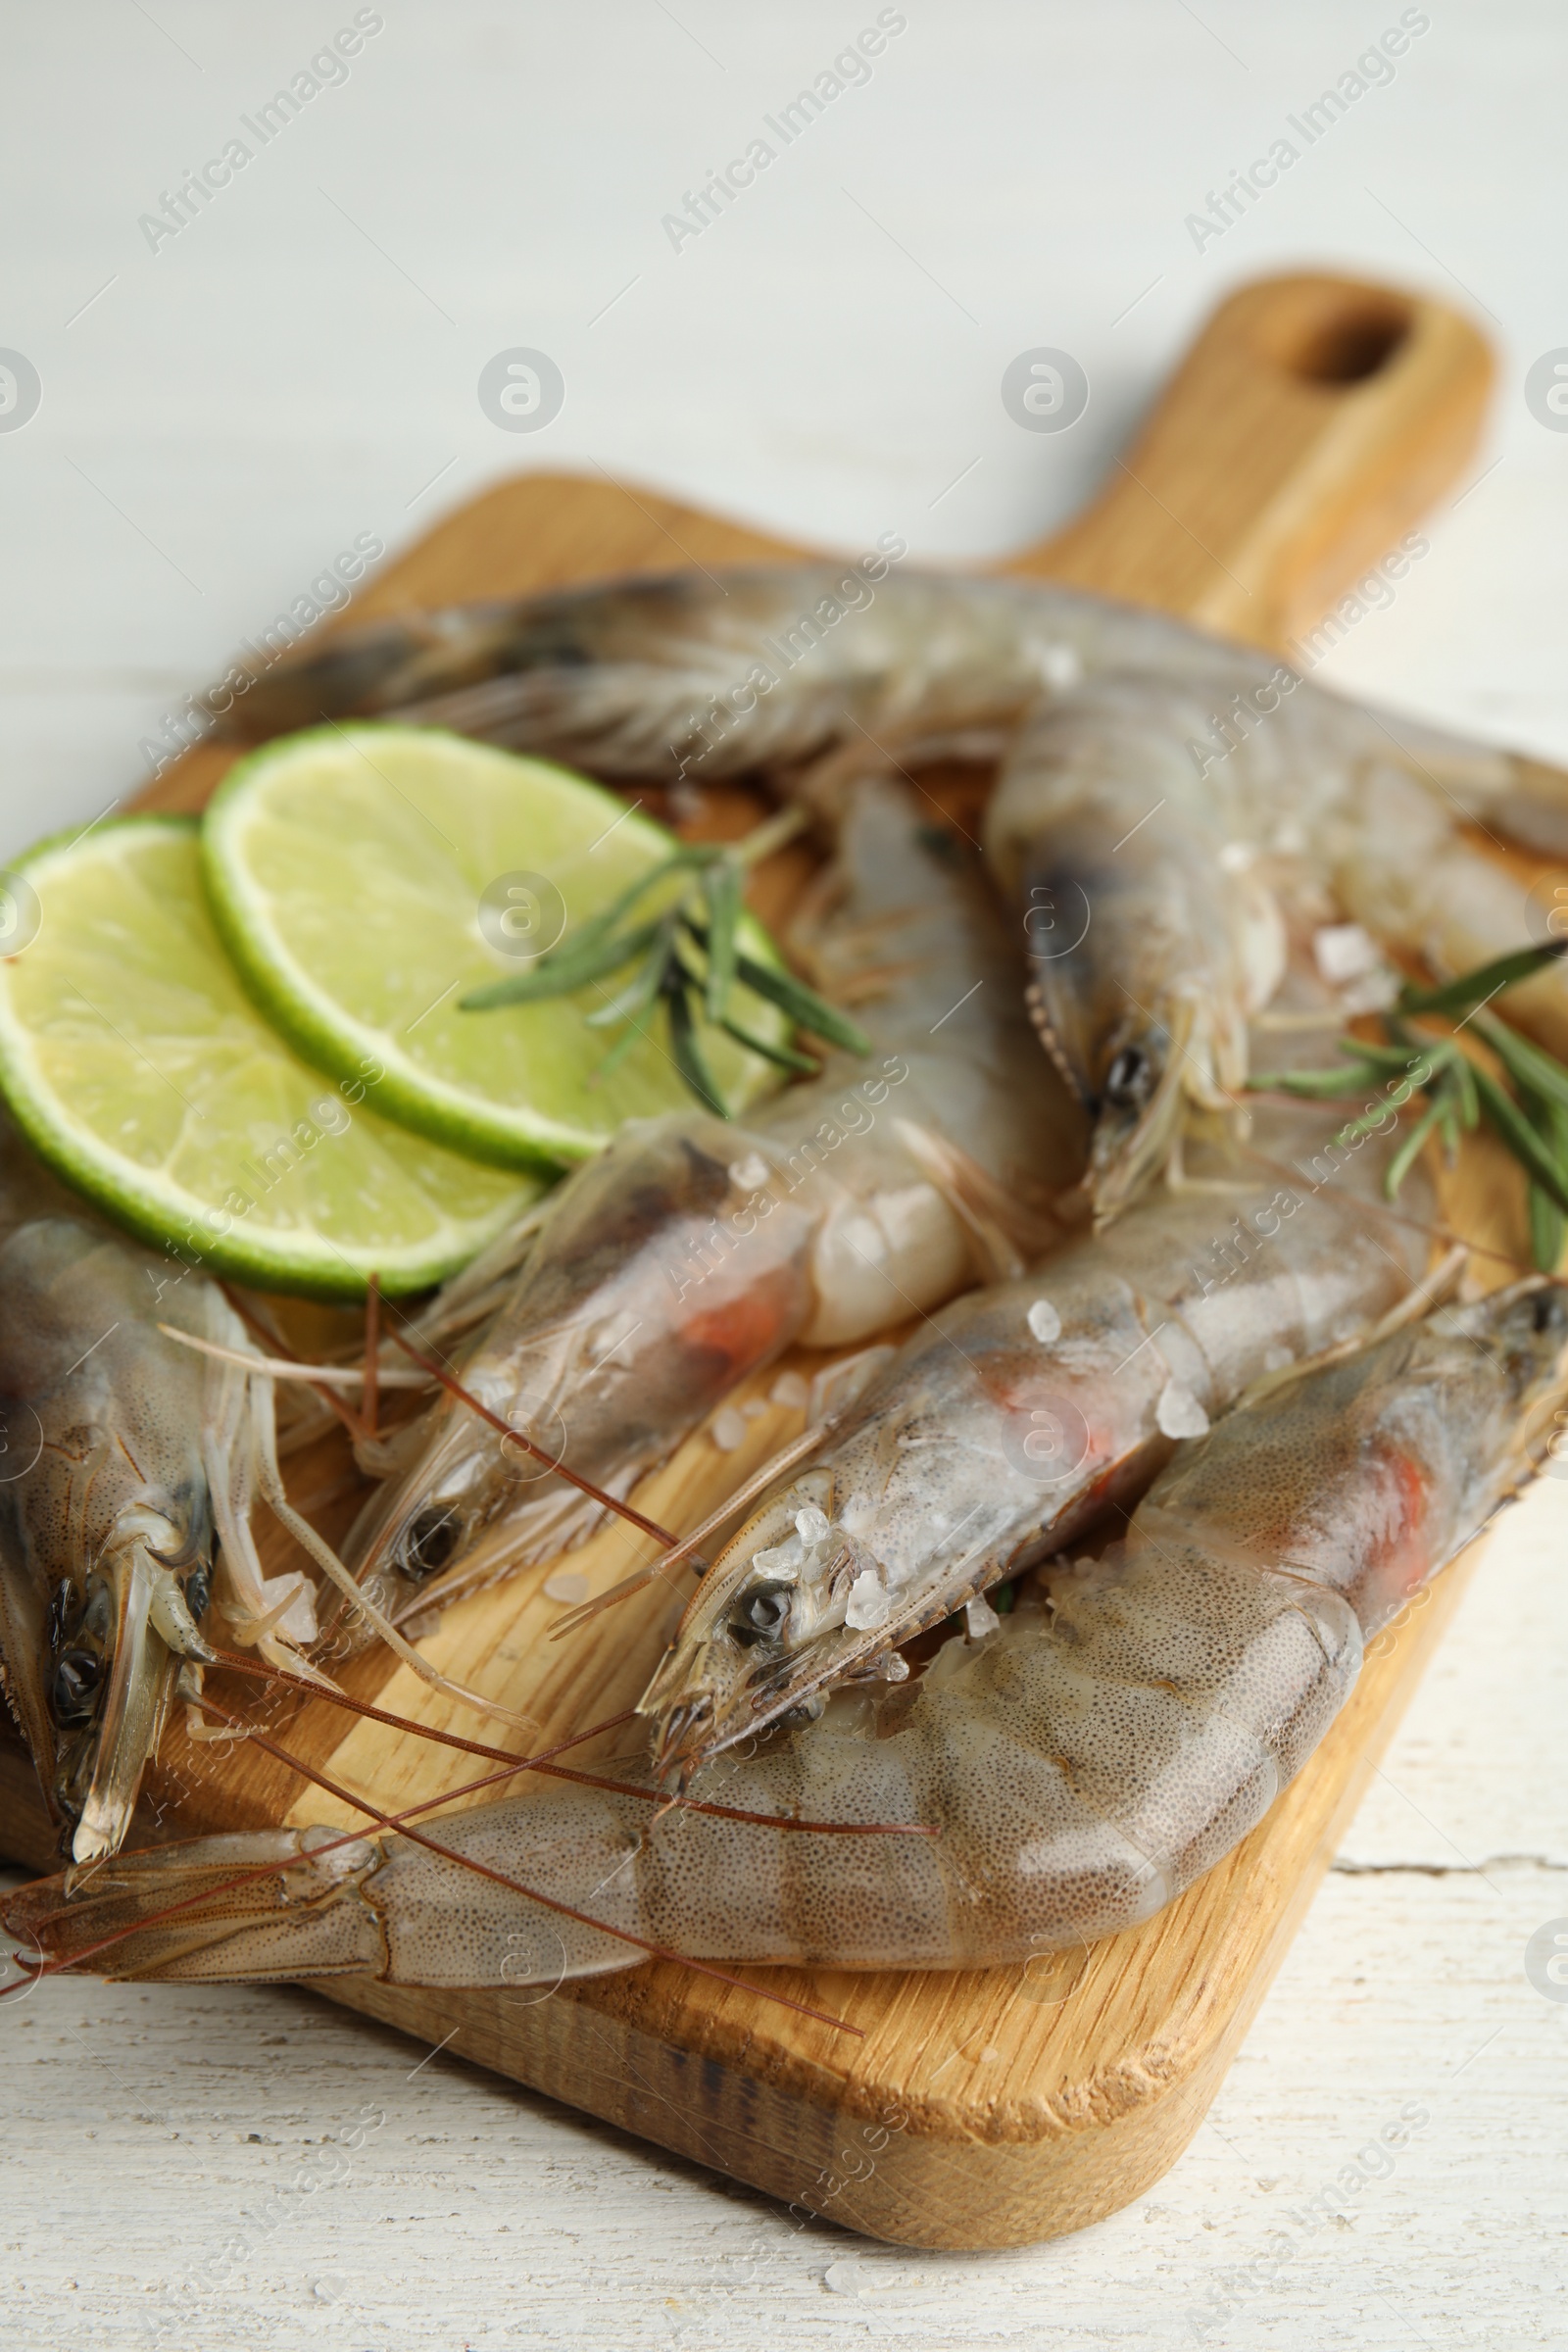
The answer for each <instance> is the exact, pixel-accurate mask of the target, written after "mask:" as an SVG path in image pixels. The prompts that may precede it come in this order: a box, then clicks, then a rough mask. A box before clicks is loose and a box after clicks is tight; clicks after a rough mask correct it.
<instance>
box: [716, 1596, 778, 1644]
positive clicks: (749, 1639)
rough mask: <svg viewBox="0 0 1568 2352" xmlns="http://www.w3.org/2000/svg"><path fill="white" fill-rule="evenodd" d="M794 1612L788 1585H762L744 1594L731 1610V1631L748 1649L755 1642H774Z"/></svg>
mask: <svg viewBox="0 0 1568 2352" xmlns="http://www.w3.org/2000/svg"><path fill="white" fill-rule="evenodd" d="M789 1613H790V1588H789V1586H788V1585H759V1586H758V1588H757V1590H756V1592H754V1593H743V1594H742V1595H741V1597H740V1599H739V1600H738V1601H737V1602H736V1603H735V1606H734V1608H733V1609H732V1610H731V1612H730V1620H729V1630H730V1632H731V1633H732V1634H733V1635H734V1637H735V1639H736V1641H737V1642H740V1644H741V1646H742V1647H743V1648H745V1649H749V1648H750V1647H751V1645H752V1643H753V1642H772V1641H776V1640H777V1638H778V1636H779V1635H780V1634H781V1633H782V1632H783V1630H784V1620H785V1619H786V1617H788V1615H789Z"/></svg>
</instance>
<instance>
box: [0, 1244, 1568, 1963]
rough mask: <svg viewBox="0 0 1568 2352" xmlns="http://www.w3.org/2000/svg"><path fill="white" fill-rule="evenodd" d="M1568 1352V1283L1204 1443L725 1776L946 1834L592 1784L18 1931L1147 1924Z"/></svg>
mask: <svg viewBox="0 0 1568 2352" xmlns="http://www.w3.org/2000/svg"><path fill="white" fill-rule="evenodd" d="M1565 1340H1568V1299H1565V1296H1564V1293H1563V1292H1562V1291H1561V1290H1560V1289H1558V1288H1557V1287H1555V1286H1554V1285H1550V1284H1546V1283H1544V1282H1542V1281H1540V1280H1539V1279H1538V1280H1534V1281H1530V1282H1526V1283H1522V1284H1520V1285H1518V1286H1517V1287H1516V1288H1514V1289H1512V1290H1509V1291H1505V1292H1499V1293H1496V1294H1495V1295H1494V1296H1493V1297H1492V1298H1490V1299H1485V1300H1484V1301H1482V1302H1481V1303H1480V1304H1478V1305H1474V1306H1469V1307H1465V1308H1463V1309H1459V1310H1451V1311H1450V1310H1445V1311H1441V1312H1439V1313H1438V1314H1436V1315H1434V1316H1433V1317H1432V1318H1431V1319H1430V1320H1429V1321H1428V1322H1426V1323H1425V1324H1422V1325H1419V1326H1417V1327H1415V1328H1406V1329H1403V1330H1401V1331H1399V1332H1397V1333H1395V1334H1393V1335H1391V1336H1389V1337H1387V1338H1385V1339H1384V1340H1382V1341H1381V1342H1380V1343H1379V1344H1377V1345H1376V1346H1374V1347H1371V1348H1367V1349H1365V1350H1363V1351H1361V1352H1359V1353H1357V1354H1355V1355H1353V1356H1350V1357H1348V1359H1342V1360H1339V1361H1336V1362H1333V1363H1330V1364H1327V1365H1322V1366H1317V1367H1313V1368H1311V1369H1308V1370H1306V1371H1304V1372H1303V1373H1301V1374H1300V1375H1299V1376H1298V1377H1296V1378H1294V1379H1292V1380H1291V1381H1289V1382H1287V1383H1285V1384H1283V1385H1279V1386H1276V1387H1275V1388H1274V1389H1273V1390H1272V1391H1271V1392H1270V1393H1269V1394H1267V1395H1266V1396H1264V1397H1260V1398H1259V1399H1258V1400H1257V1401H1255V1402H1253V1403H1251V1404H1248V1405H1244V1406H1242V1407H1241V1408H1240V1409H1238V1410H1237V1411H1235V1412H1234V1413H1232V1414H1231V1415H1230V1416H1229V1417H1228V1418H1227V1419H1226V1420H1224V1421H1222V1422H1220V1423H1219V1424H1218V1425H1217V1426H1216V1427H1215V1429H1214V1430H1213V1431H1212V1433H1211V1434H1210V1435H1209V1436H1207V1437H1206V1438H1204V1439H1202V1440H1201V1441H1199V1442H1198V1443H1196V1444H1191V1445H1188V1446H1183V1447H1182V1449H1181V1451H1180V1452H1179V1453H1178V1454H1177V1456H1176V1458H1175V1459H1174V1460H1173V1461H1172V1462H1171V1464H1170V1465H1169V1467H1168V1468H1167V1469H1166V1470H1165V1472H1164V1473H1163V1475H1162V1476H1161V1477H1160V1478H1159V1480H1158V1481H1157V1482H1156V1483H1155V1485H1154V1487H1153V1488H1152V1491H1151V1492H1150V1494H1149V1495H1148V1496H1147V1498H1146V1499H1145V1501H1144V1503H1143V1505H1142V1507H1141V1508H1140V1509H1139V1511H1138V1513H1137V1514H1136V1516H1135V1517H1134V1519H1133V1520H1132V1522H1131V1525H1130V1526H1129V1528H1128V1530H1127V1534H1126V1536H1125V1539H1124V1540H1123V1541H1121V1542H1119V1543H1117V1544H1114V1545H1113V1546H1112V1547H1111V1549H1110V1550H1109V1551H1107V1552H1106V1554H1105V1555H1104V1557H1103V1559H1101V1560H1098V1561H1093V1562H1085V1563H1081V1564H1079V1565H1077V1566H1074V1567H1071V1568H1067V1567H1065V1566H1063V1567H1059V1568H1057V1569H1055V1570H1054V1571H1053V1572H1052V1573H1051V1575H1050V1577H1049V1579H1048V1580H1047V1599H1046V1604H1045V1606H1044V1607H1041V1606H1039V1605H1035V1604H1034V1603H1033V1602H1032V1599H1026V1600H1025V1601H1024V1603H1023V1605H1021V1606H1019V1607H1018V1608H1017V1609H1015V1610H1014V1611H1013V1613H1012V1614H1011V1615H1010V1616H1008V1617H1006V1618H1005V1619H1003V1620H1002V1621H1001V1622H1000V1623H999V1624H996V1625H994V1626H993V1627H992V1629H991V1630H990V1632H989V1633H987V1634H986V1635H985V1636H983V1637H982V1638H981V1639H980V1640H978V1641H975V1642H965V1641H964V1640H963V1639H961V1638H956V1639H954V1640H953V1641H950V1642H948V1643H947V1645H946V1646H945V1647H944V1648H943V1649H942V1650H941V1651H940V1652H939V1653H938V1655H937V1657H936V1658H935V1660H934V1661H933V1662H932V1664H931V1666H930V1667H929V1669H928V1670H927V1672H926V1673H925V1675H924V1676H923V1678H922V1679H921V1680H920V1682H919V1683H918V1684H916V1685H915V1686H913V1687H912V1688H911V1689H907V1690H902V1691H892V1692H888V1693H885V1694H884V1695H883V1696H882V1697H881V1698H879V1699H877V1700H875V1701H872V1700H870V1699H868V1698H864V1697H862V1698H849V1699H845V1700H841V1701H840V1702H839V1707H838V1709H837V1710H836V1712H835V1714H834V1715H830V1716H829V1717H828V1718H827V1719H825V1720H824V1721H822V1722H819V1723H815V1724H812V1725H809V1726H807V1727H804V1728H802V1729H799V1730H795V1731H786V1732H782V1733H779V1734H776V1735H774V1736H773V1737H772V1738H771V1739H770V1740H767V1741H765V1742H764V1743H763V1745H762V1747H761V1748H760V1752H758V1753H757V1754H755V1755H754V1756H753V1757H751V1758H750V1759H749V1760H747V1761H744V1762H739V1763H737V1764H736V1766H735V1769H734V1770H733V1772H732V1773H731V1774H730V1775H729V1776H728V1778H727V1779H726V1781H725V1784H724V1795H725V1799H726V1801H727V1802H729V1803H732V1804H734V1805H739V1806H745V1807H747V1808H750V1809H751V1810H753V1811H757V1812H762V1813H766V1814H769V1815H772V1816H775V1817H779V1818H784V1819H787V1818H789V1817H790V1816H794V1817H795V1818H797V1819H810V1820H816V1821H829V1822H834V1823H838V1824H860V1825H863V1826H865V1827H866V1828H868V1829H869V1828H870V1826H871V1825H877V1824H880V1825H885V1826H893V1825H924V1826H926V1827H928V1828H931V1829H935V1830H937V1831H938V1832H939V1833H940V1834H939V1835H938V1836H936V1837H933V1838H912V1837H887V1836H874V1835H866V1836H861V1837H833V1838H820V1837H815V1836H812V1835H810V1834H809V1832H801V1833H798V1834H794V1833H792V1834H790V1835H786V1834H785V1833H784V1832H782V1831H779V1830H774V1829H770V1828H768V1827H766V1826H761V1825H758V1824H756V1823H750V1822H741V1821H736V1820H734V1819H725V1818H722V1817H719V1816H717V1815H715V1814H711V1813H706V1814H705V1813H695V1812H691V1811H677V1812H675V1813H673V1814H669V1815H665V1816H663V1817H662V1818H661V1819H660V1820H658V1821H657V1822H656V1823H654V1824H652V1825H650V1822H649V1819H648V1814H647V1809H646V1806H640V1805H639V1804H638V1803H637V1801H636V1800H635V1799H633V1798H631V1797H628V1796H622V1795H617V1794H613V1793H611V1792H608V1791H604V1790H597V1789H595V1790H590V1789H583V1788H580V1787H573V1788H570V1789H565V1790H564V1791H562V1792H561V1793H559V1794H551V1795H549V1796H538V1797H526V1798H521V1799H515V1800H512V1801H509V1802H503V1803H493V1804H488V1805H484V1806H480V1807H476V1808H475V1809H474V1810H472V1811H469V1812H466V1813H462V1814H459V1815H457V1816H449V1817H448V1818H447V1819H445V1820H444V1821H442V1822H441V1824H440V1825H439V1840H438V1841H439V1842H440V1843H442V1844H443V1845H444V1846H445V1847H446V1848H447V1854H448V1856H456V1857H458V1858H459V1859H458V1860H453V1859H450V1858H447V1857H446V1856H442V1855H437V1854H434V1853H432V1852H431V1851H430V1850H429V1849H428V1847H425V1846H421V1845H419V1844H417V1843H416V1842H414V1841H413V1840H412V1839H410V1838H406V1837H404V1836H402V1835H400V1834H397V1833H391V1834H385V1833H383V1834H382V1835H379V1836H365V1837H356V1836H354V1835H352V1834H346V1833H342V1832H338V1831H333V1830H330V1829H324V1828H312V1829H304V1830H276V1831H271V1832H266V1833H262V1834H259V1835H250V1836H237V1837H228V1838H203V1839H199V1840H196V1841H194V1842H192V1843H190V1844H187V1845H183V1846H172V1847H165V1848H163V1849H162V1850H161V1851H155V1852H151V1853H146V1854H139V1855H130V1856H123V1857H122V1858H121V1860H120V1862H119V1863H118V1864H117V1865H116V1867H115V1868H114V1870H113V1871H112V1872H105V1873H102V1874H100V1875H99V1876H98V1877H96V1878H95V1879H94V1880H93V1881H92V1883H91V1884H90V1885H89V1886H88V1887H86V1888H84V1889H83V1890H82V1891H81V1893H80V1894H79V1896H77V1897H76V1898H75V1899H71V1898H70V1897H68V1896H67V1894H66V1892H65V1890H64V1888H63V1887H62V1884H61V1882H59V1881H58V1880H57V1881H54V1882H52V1883H48V1882H45V1883H39V1884H36V1885H34V1886H31V1887H26V1888H25V1889H23V1890H22V1891H21V1892H20V1893H19V1894H17V1895H14V1896H12V1897H11V1899H10V1901H9V1904H8V1905H7V1923H8V1925H9V1927H10V1928H11V1930H12V1933H13V1934H14V1935H16V1936H19V1937H22V1938H25V1939H26V1941H27V1944H28V1946H29V1948H30V1950H31V1952H32V1953H33V1954H34V1955H36V1957H35V1958H34V1961H33V1965H35V1966H36V1965H39V1964H43V1965H49V1966H70V1965H71V1964H72V1962H73V1959H75V1958H77V1957H78V1956H79V1959H80V1962H81V1965H83V1966H86V1967H92V1968H96V1969H98V1970H100V1971H101V1972H103V1973H105V1974H108V1975H111V1976H115V1977H136V1978H154V1979H163V1980H168V1981H180V1982H186V1983H189V1982H209V1983H212V1982H224V1981H232V1980H235V1979H256V1980H270V1979H282V1978H300V1977H312V1976H332V1975H339V1974H354V1975H367V1976H372V1977H377V1978H380V1979H382V1980H383V1981H390V1982H395V1983H400V1984H416V1985H524V1984H528V1983H534V1984H544V1985H554V1984H557V1983H559V1982H561V1981H562V1980H563V1979H564V1978H565V1977H581V1976H589V1975H595V1974H600V1973H603V1972H605V1971H608V1970H612V1969H618V1968H624V1967H626V1966H628V1965H630V1964H632V1963H633V1962H634V1961H635V1960H636V1959H638V1958H640V1957H641V1956H642V1951H641V1950H640V1949H639V1948H638V1947H637V1945H636V1944H635V1943H632V1942H629V1941H627V1940H625V1939H626V1938H641V1939H642V1942H643V1948H644V1949H646V1948H647V1946H649V1945H656V1946H657V1947H658V1948H660V1949H661V1950H662V1951H664V1952H666V1953H676V1954H681V1955H684V1956H686V1957H688V1958H690V1959H693V1960H700V1961H707V1962H713V1961H720V1962H734V1961H751V1962H795V1963H809V1964H816V1965H822V1966H828V1967H833V1968H842V1969H888V1968H897V1969H956V1968H973V1967H977V1966H980V1967H987V1966H989V1967H1003V1966H1005V1967H1018V1966H1019V1965H1020V1964H1026V1963H1027V1962H1028V1961H1029V1960H1030V1959H1031V1958H1032V1957H1033V1956H1034V1955H1035V1954H1037V1953H1039V1952H1042V1951H1049V1950H1051V1949H1054V1948H1061V1947H1069V1946H1071V1945H1073V1944H1076V1943H1084V1942H1088V1941H1090V1940H1092V1939H1093V1938H1096V1937H1099V1936H1106V1935H1110V1934H1112V1933H1114V1932H1116V1931H1117V1930H1120V1929H1125V1928H1130V1927H1133V1926H1136V1925H1137V1924H1138V1923H1139V1922H1140V1921H1141V1920H1145V1919H1148V1918H1149V1917H1150V1916H1151V1915H1152V1913H1154V1912H1155V1911H1157V1910H1159V1909H1160V1907H1161V1906H1162V1905H1163V1904H1165V1903H1168V1902H1169V1901H1170V1900H1171V1899H1172V1898H1173V1897H1174V1896H1175V1895H1177V1894H1179V1893H1180V1892H1181V1890H1182V1889H1183V1888H1184V1887H1188V1886H1190V1885H1191V1884H1192V1883H1193V1881H1194V1880H1195V1879H1197V1878H1198V1877H1200V1876H1201V1874H1202V1873H1203V1872H1204V1871H1206V1870H1208V1869H1210V1868H1211V1867H1212V1866H1213V1864H1214V1863H1215V1862H1217V1861H1218V1860H1219V1859H1220V1858H1221V1857H1222V1856H1223V1855H1224V1854H1226V1853H1227V1852H1229V1851H1230V1850H1231V1848H1232V1847H1234V1846H1235V1845H1236V1843H1237V1841H1238V1840H1239V1839H1240V1838H1243V1837H1244V1836H1245V1835H1246V1834H1247V1832H1248V1831H1249V1830H1250V1829H1251V1828H1253V1826H1254V1825H1255V1824H1256V1823H1257V1822H1259V1821H1260V1820H1261V1819H1262V1817H1263V1816H1264V1814H1265V1813H1266V1812H1267V1811H1268V1808H1269V1806H1270V1805H1271V1804H1272V1803H1273V1801H1274V1798H1275V1796H1276V1795H1277V1793H1278V1792H1279V1790H1280V1789H1282V1788H1284V1787H1285V1786H1286V1785H1287V1784H1288V1783H1289V1782H1290V1781H1291V1780H1292V1779H1293V1777H1294V1776H1295V1775H1296V1774H1297V1773H1298V1772H1299V1770H1300V1768H1301V1766H1302V1764H1303V1763H1304V1762H1305V1760H1306V1758H1307V1757H1308V1756H1309V1755H1310V1754H1311V1752H1312V1750H1313V1749H1314V1747H1315V1746H1316V1745H1317V1743H1318V1741H1319V1740H1321V1738H1322V1736H1323V1733H1324V1731H1325V1729H1326V1728H1327V1726H1328V1725H1329V1723H1330V1722H1331V1721H1332V1720H1333V1718H1334V1716H1335V1714H1336V1713H1337V1712H1338V1710H1339V1708H1340V1707H1341V1706H1342V1705H1343V1704H1344V1702H1345V1699H1346V1696H1347V1695H1348V1692H1349V1691H1350V1690H1351V1689H1352V1687H1353V1685H1354V1683H1355V1680H1356V1676H1357V1673H1358V1671H1359V1668H1360V1663H1361V1656H1362V1649H1363V1643H1364V1642H1365V1641H1366V1639H1367V1638H1368V1637H1369V1636H1370V1635H1372V1634H1373V1633H1375V1632H1376V1631H1377V1629H1378V1628H1379V1627H1380V1626H1382V1625H1383V1624H1385V1623H1386V1622H1387V1621H1388V1619H1389V1618H1390V1617H1391V1616H1393V1615H1394V1614H1395V1613H1396V1611H1397V1609H1398V1608H1399V1607H1400V1605H1401V1604H1402V1603H1403V1602H1404V1601H1405V1600H1407V1599H1408V1598H1409V1596H1410V1595H1411V1594H1412V1593H1415V1592H1416V1591H1417V1590H1418V1589H1419V1588H1420V1587H1421V1586H1422V1585H1423V1584H1424V1583H1425V1582H1426V1580H1427V1579H1428V1578H1430V1577H1431V1576H1433V1575H1434V1574H1435V1573H1436V1572H1437V1571H1438V1570H1439V1569H1441V1568H1442V1567H1443V1566H1444V1565H1445V1563H1446V1561H1448V1560H1449V1559H1450V1558H1451V1557H1452V1556H1453V1554H1454V1553H1455V1552H1456V1551H1457V1550H1458V1549H1459V1548H1460V1547H1461V1546H1462V1545H1463V1544H1466V1543H1467V1542H1468V1541H1469V1540H1470V1538H1471V1537H1472V1536H1473V1535H1475V1534H1476V1532H1477V1531H1478V1530H1479V1529H1480V1528H1481V1527H1482V1526H1483V1525H1484V1524H1485V1522H1486V1521H1487V1519H1488V1517H1489V1516H1490V1515H1491V1513H1492V1512H1493V1511H1494V1510H1495V1508H1496V1507H1497V1505H1498V1504H1499V1502H1501V1501H1502V1500H1503V1499H1504V1498H1505V1497H1506V1496H1507V1495H1509V1494H1511V1493H1512V1492H1513V1490H1514V1489H1515V1487H1516V1485H1517V1484H1518V1483H1519V1481H1520V1479H1521V1477H1522V1476H1523V1475H1524V1474H1525V1473H1526V1472H1527V1471H1528V1468H1529V1461H1530V1450H1531V1447H1532V1446H1539V1445H1540V1444H1541V1443H1542V1442H1543V1441H1544V1437H1545V1434H1546V1432H1545V1429H1544V1418H1545V1414H1546V1412H1547V1411H1548V1410H1549V1406H1550V1404H1551V1402H1552V1391H1553V1390H1554V1389H1555V1388H1557V1384H1558V1383H1559V1382H1560V1378H1561V1356H1562V1352H1563V1348H1564V1343H1565ZM1558 1393H1560V1390H1559V1392H1558ZM867 1713H869V1716H870V1721H869V1722H867V1721H866V1720H865V1718H866V1715H867ZM462 1861H466V1862H468V1863H469V1864H471V1865H474V1866H475V1868H473V1869H471V1870H465V1869H463V1868H462V1867H461V1866H460V1865H461V1862H462ZM481 1873H489V1874H492V1875H489V1876H483V1875H480V1874H481ZM536 1897H537V1898H540V1899H535V1898H536ZM171 1906H178V1908H177V1909H174V1910H171Z"/></svg>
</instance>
